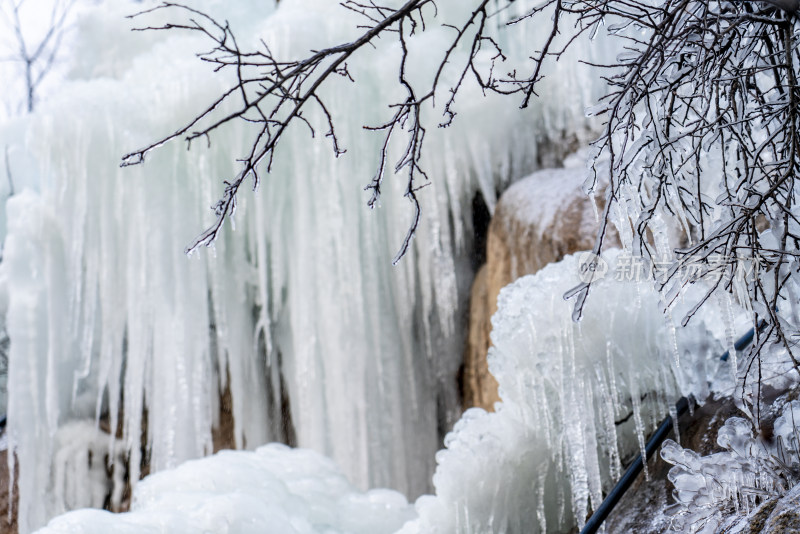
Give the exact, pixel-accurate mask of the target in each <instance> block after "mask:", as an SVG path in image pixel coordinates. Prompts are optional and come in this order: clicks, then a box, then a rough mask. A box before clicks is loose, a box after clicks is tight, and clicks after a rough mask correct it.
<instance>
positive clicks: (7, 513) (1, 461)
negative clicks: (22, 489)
mask: <svg viewBox="0 0 800 534" xmlns="http://www.w3.org/2000/svg"><path fill="white" fill-rule="evenodd" d="M17 472H18V470H17V471H15V474H16V473H17ZM10 482H11V473H10V472H9V469H8V450H5V451H0V534H16V533H17V498H18V497H17V496H18V494H19V490H18V488H17V477H16V476H15V477H14V485H13V487H12V486H11V484H10ZM9 508H10V509H11V510H9Z"/></svg>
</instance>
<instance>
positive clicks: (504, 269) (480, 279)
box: [463, 158, 618, 410]
mask: <svg viewBox="0 0 800 534" xmlns="http://www.w3.org/2000/svg"><path fill="white" fill-rule="evenodd" d="M567 165H568V166H567V167H566V168H563V169H549V170H543V171H538V172H536V173H534V174H532V175H530V176H528V177H527V178H524V179H522V180H520V181H518V182H516V183H514V184H513V185H512V186H511V187H510V188H508V190H506V192H505V193H503V195H502V196H501V198H500V200H499V201H498V203H497V206H496V208H495V212H494V216H493V217H492V222H491V224H490V225H489V235H488V238H487V244H486V265H484V266H483V267H481V269H480V270H479V271H478V274H477V275H476V277H475V281H474V282H473V286H472V294H471V300H470V319H469V337H468V341H467V348H466V354H465V357H464V375H463V380H464V387H463V393H464V408H470V407H473V406H478V407H481V408H484V409H486V410H493V407H494V403H495V402H497V401H498V400H500V398H499V396H498V394H497V382H496V381H495V380H494V377H492V375H491V374H490V373H489V367H488V365H487V363H486V355H487V353H488V351H489V345H490V343H491V341H490V340H489V332H490V331H491V328H492V325H491V317H492V315H493V314H494V313H495V312H496V311H497V295H498V294H499V293H500V289H501V288H502V287H504V286H506V285H508V284H510V283H511V282H513V281H514V280H516V279H517V278H519V277H521V276H524V275H526V274H533V273H535V272H536V271H538V270H539V269H541V268H542V267H544V266H545V265H547V264H548V263H551V262H556V261H559V260H561V259H562V258H563V257H564V256H565V255H566V254H571V253H573V252H577V251H580V250H587V249H591V248H592V246H593V245H594V241H595V237H596V235H597V230H598V218H599V210H600V209H601V206H600V203H599V202H598V206H597V210H595V207H594V206H593V201H592V199H591V198H590V197H588V196H587V195H586V194H585V193H584V192H583V190H582V185H583V181H584V179H585V177H586V171H585V169H584V167H583V165H582V160H578V159H577V158H576V160H575V161H569V160H568V161H567ZM609 238H610V239H611V240H612V242H614V243H617V242H618V240H617V239H616V234H614V235H611V236H609Z"/></svg>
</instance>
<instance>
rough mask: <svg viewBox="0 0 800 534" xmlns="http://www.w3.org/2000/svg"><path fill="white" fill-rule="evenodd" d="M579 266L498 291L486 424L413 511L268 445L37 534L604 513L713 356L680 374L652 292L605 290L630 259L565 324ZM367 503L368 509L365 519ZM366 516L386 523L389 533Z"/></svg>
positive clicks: (461, 527) (465, 430) (442, 466)
mask: <svg viewBox="0 0 800 534" xmlns="http://www.w3.org/2000/svg"><path fill="white" fill-rule="evenodd" d="M581 257H582V256H581V255H573V256H568V257H567V258H565V259H564V260H563V261H561V262H559V263H556V264H552V265H549V266H548V267H546V268H544V269H543V270H541V271H540V272H539V273H537V274H536V275H533V276H526V277H524V278H522V279H520V280H518V281H517V282H515V283H513V284H511V285H510V286H508V287H506V288H505V289H503V291H502V293H501V297H500V300H499V309H498V312H497V314H496V315H495V316H494V317H493V320H492V322H493V326H494V329H493V333H492V338H493V341H494V345H495V346H494V347H493V348H492V352H491V356H490V365H491V369H492V372H493V373H494V375H495V376H496V377H497V379H498V382H499V384H500V395H501V397H502V402H501V403H498V404H497V406H496V411H495V412H494V413H486V412H484V411H483V410H480V409H472V410H468V411H467V412H466V413H465V414H464V415H463V416H462V417H461V419H460V420H459V421H458V422H457V423H456V425H455V428H454V429H453V431H452V432H451V433H450V434H449V435H448V436H447V438H446V439H445V447H446V448H445V449H443V450H441V451H439V453H438V454H437V455H436V462H437V468H436V473H435V475H434V478H433V483H434V486H435V495H424V496H422V497H420V498H419V499H418V500H417V501H416V504H415V506H414V508H413V509H412V508H411V507H409V506H407V505H406V502H405V499H404V498H403V497H401V496H399V495H398V494H396V493H394V492H390V491H388V490H379V491H373V492H368V493H367V494H366V496H365V495H364V494H359V493H358V492H355V491H354V490H353V488H352V487H351V486H350V485H349V484H347V483H346V481H345V480H344V477H343V476H342V475H341V474H338V471H337V470H336V469H335V468H334V467H333V464H332V462H330V461H329V460H324V459H322V458H321V457H320V456H318V455H316V454H315V453H311V452H310V451H295V450H289V449H286V448H285V447H281V446H268V447H265V448H262V449H259V450H258V451H257V452H256V453H249V452H224V453H221V454H218V455H216V456H214V457H213V458H209V459H204V460H200V461H192V462H189V463H187V464H184V465H183V466H181V467H179V468H178V469H176V470H172V471H164V472H162V473H158V474H156V475H153V476H151V477H148V478H146V479H145V481H144V482H143V483H141V484H140V485H139V486H137V488H136V497H135V499H134V510H133V512H132V513H130V514H123V515H118V516H114V515H111V514H107V513H103V512H97V511H80V512H75V513H72V514H68V515H66V516H64V517H61V518H57V519H55V520H53V521H52V522H51V524H50V526H49V528H48V529H45V530H44V531H42V532H43V533H47V534H50V533H53V534H54V533H56V532H87V533H88V532H95V530H93V529H95V528H97V529H100V530H97V531H101V530H102V529H106V530H111V529H114V530H117V529H118V528H119V529H122V530H123V531H124V529H126V528H133V527H131V525H137V528H142V529H144V527H142V526H141V525H155V524H164V525H169V527H168V530H170V529H173V528H174V529H176V530H175V531H178V532H202V531H203V529H209V528H211V527H210V525H217V524H219V523H218V522H220V521H223V519H222V518H225V517H227V518H228V520H229V521H230V522H231V523H230V526H229V527H225V528H230V530H228V531H229V532H249V530H248V528H250V527H249V526H247V525H250V523H247V524H246V525H245V521H246V519H248V518H249V520H252V521H253V522H254V523H253V524H254V525H262V524H272V523H268V521H270V519H269V517H271V516H270V514H272V516H274V518H273V519H272V521H274V522H275V523H274V524H280V525H284V524H287V525H288V524H291V525H303V528H307V530H302V529H299V527H296V526H292V527H291V528H296V529H297V530H288V531H289V532H295V531H297V532H317V531H318V530H314V529H317V528H319V526H320V525H322V524H325V525H327V527H328V528H332V529H333V531H334V532H340V531H344V530H339V529H344V528H345V527H344V526H343V525H345V523H343V522H344V521H355V520H358V521H362V523H359V524H360V525H361V527H359V526H348V527H347V528H349V529H350V530H349V531H352V532H360V531H361V530H359V528H363V529H364V530H363V531H364V532H370V529H372V530H371V532H384V531H385V532H394V531H395V529H399V530H397V532H399V533H401V534H423V533H424V534H429V533H442V534H445V533H453V532H458V533H462V532H463V533H465V532H480V533H501V532H534V533H535V532H567V531H569V530H570V529H571V528H572V527H573V526H574V524H576V523H580V519H581V518H583V517H585V516H586V514H587V512H589V511H590V510H593V509H595V508H596V507H597V506H598V505H599V503H600V499H601V498H602V491H603V489H604V488H606V489H607V487H608V484H609V482H611V481H612V479H616V478H617V477H618V476H619V472H620V464H621V461H622V460H623V459H625V458H628V457H630V456H631V455H632V454H635V453H636V452H637V450H638V449H639V447H640V441H641V440H642V439H643V435H644V434H645V433H646V432H649V431H650V430H651V429H652V428H653V427H654V426H655V425H656V424H658V422H660V420H661V418H662V417H663V416H664V415H665V414H666V413H667V412H668V410H669V406H670V405H671V404H673V403H674V401H675V399H676V398H677V397H678V396H680V395H681V394H683V393H686V391H685V390H683V389H682V387H681V383H682V380H680V373H681V372H682V370H684V369H693V370H695V371H696V370H697V369H700V370H702V369H704V368H705V367H704V366H708V367H709V368H713V366H712V365H711V364H713V363H716V358H717V357H718V355H719V352H720V347H721V346H722V343H720V342H717V344H716V345H714V346H710V347H708V350H693V351H692V353H691V354H689V353H685V354H682V357H683V364H684V365H683V366H682V367H680V368H678V367H677V366H676V365H675V360H674V358H673V352H674V349H673V347H672V345H671V344H670V343H669V341H670V338H671V335H672V334H671V329H670V328H669V325H667V323H666V322H665V320H664V316H663V315H662V313H661V311H660V308H659V305H658V298H657V294H656V293H655V292H654V291H653V289H652V288H651V287H650V285H649V284H648V283H633V282H630V281H626V280H616V279H615V273H616V272H618V271H617V268H618V266H619V265H621V264H622V263H623V260H624V258H625V257H624V255H623V253H621V252H619V251H612V252H610V253H608V254H606V255H604V257H603V260H604V261H605V262H607V263H608V266H609V271H608V273H609V274H608V276H606V277H605V278H604V279H602V280H600V281H598V282H597V283H596V286H595V288H594V289H593V298H592V299H590V300H589V301H588V304H587V308H586V311H585V315H584V319H583V321H582V322H580V323H575V322H573V321H572V319H571V315H572V309H571V303H569V302H565V301H564V299H563V298H562V295H563V294H564V292H565V291H566V290H567V289H568V288H570V287H572V286H574V285H575V284H576V283H577V282H578V281H579V273H580V271H579V269H580V265H581V263H580V259H581ZM718 311H719V310H718ZM710 317H713V314H711V315H710ZM712 322H713V321H712ZM715 332H716V334H718V329H716V330H715V328H713V327H709V326H707V325H706V324H705V323H702V324H699V325H698V326H696V327H694V329H684V330H682V331H681V335H680V336H679V338H678V339H677V342H678V346H679V349H678V350H681V351H684V350H685V349H686V348H687V347H692V348H694V349H696V348H697V346H698V345H697V340H698V339H707V340H708V339H715ZM717 338H719V336H718V335H717ZM776 428H782V426H781V424H777V426H776ZM299 460H302V462H301V461H299ZM298 473H299V474H298ZM332 473H333V474H332ZM288 476H291V477H300V478H301V479H302V483H300V482H297V480H295V479H294V478H292V479H291V480H294V482H291V483H290V482H287V483H286V487H287V488H288V490H287V491H288V492H289V493H290V494H292V492H293V491H294V488H304V489H306V490H308V491H307V492H306V493H303V494H302V495H301V496H300V497H301V498H302V499H305V504H304V505H302V506H300V505H296V501H295V500H294V497H292V498H289V497H287V496H286V495H285V493H284V490H285V489H286V488H284V487H283V486H282V485H278V486H276V485H275V484H274V483H273V482H272V481H273V480H274V479H275V478H278V479H280V480H284V478H285V477H288ZM341 495H344V496H345V497H344V498H342V499H338V496H341ZM251 496H255V499H252V500H251ZM332 496H336V497H337V499H333V498H332ZM365 502H369V503H371V504H370V506H371V508H370V507H367V508H363V506H364V503H365ZM231 503H234V504H231ZM201 510H202V511H203V512H202V513H200V512H199V511H201ZM374 510H386V512H385V513H386V516H385V518H384V519H385V522H381V520H380V518H379V517H377V516H376V515H372V511H374ZM182 517H185V520H183V521H182V520H181V518H182ZM320 518H323V519H320ZM334 518H335V519H334ZM337 521H342V522H337ZM406 521H407V522H406ZM403 522H405V524H404V525H403ZM347 524H348V525H350V523H347ZM215 528H217V527H215ZM286 528H289V527H286ZM69 529H73V530H69ZM211 530H213V531H216V530H215V529H214V528H212V529H211ZM170 531H172V530H170ZM221 531H222V532H225V531H226V530H224V529H223V530H221Z"/></svg>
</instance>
